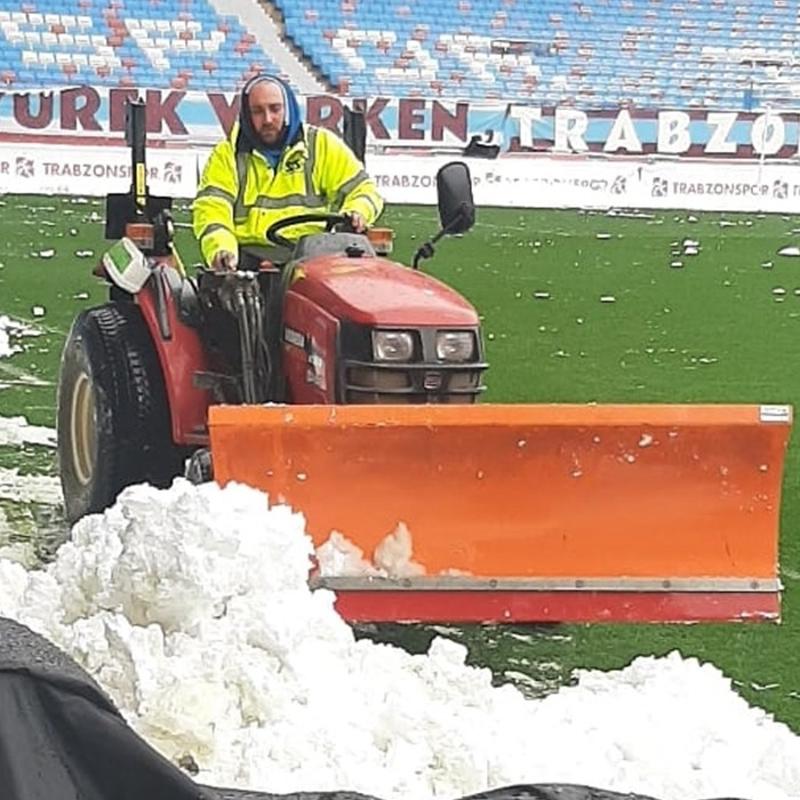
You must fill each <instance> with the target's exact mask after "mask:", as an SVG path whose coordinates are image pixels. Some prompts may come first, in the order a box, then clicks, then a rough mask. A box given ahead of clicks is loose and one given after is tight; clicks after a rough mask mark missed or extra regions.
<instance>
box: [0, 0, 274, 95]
mask: <svg viewBox="0 0 800 800" xmlns="http://www.w3.org/2000/svg"><path fill="white" fill-rule="evenodd" d="M0 31H2V35H3V37H4V38H5V42H4V46H3V47H0V86H5V87H8V88H11V89H22V88H31V87H33V88H41V87H47V86H53V85H64V84H67V85H75V84H84V83H87V84H91V85H92V86H111V87H113V86H138V87H154V88H166V87H172V88H176V89H187V88H188V89H201V90H224V91H230V90H232V89H233V88H235V87H236V86H238V85H240V84H241V83H242V81H243V80H245V79H246V78H247V77H248V76H249V75H251V74H253V73H254V72H255V71H257V70H260V69H266V70H271V71H275V72H279V70H278V69H277V68H276V66H275V64H274V62H273V60H272V59H271V58H270V57H269V56H268V55H267V54H266V53H265V52H264V50H263V48H261V47H260V45H259V44H258V43H257V42H256V40H255V37H254V36H253V35H252V34H250V33H249V32H248V31H247V30H245V29H244V27H243V26H242V24H241V22H240V21H239V19H238V18H237V17H235V16H228V15H220V14H218V13H217V12H216V11H215V9H214V8H213V7H212V6H211V5H210V3H208V2H207V0H41V2H39V3H25V2H22V3H19V2H18V1H17V2H14V1H13V0H0Z"/></svg>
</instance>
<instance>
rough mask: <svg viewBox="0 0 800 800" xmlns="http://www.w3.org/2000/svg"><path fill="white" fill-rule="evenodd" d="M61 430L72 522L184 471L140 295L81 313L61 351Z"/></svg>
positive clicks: (60, 452)
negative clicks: (128, 491)
mask: <svg viewBox="0 0 800 800" xmlns="http://www.w3.org/2000/svg"><path fill="white" fill-rule="evenodd" d="M57 430H58V460H59V467H60V474H61V486H62V489H63V492H64V511H65V516H66V519H67V522H69V524H70V525H72V524H74V523H75V522H77V520H79V519H80V518H81V517H83V516H84V515H86V514H93V513H97V512H100V511H103V510H104V509H106V508H108V506H110V505H112V504H113V502H114V501H115V500H116V498H117V495H118V494H119V493H120V492H121V491H122V489H124V488H125V487H126V486H130V485H132V484H135V483H144V482H148V483H151V484H153V485H155V486H159V487H165V486H168V485H169V483H170V482H171V481H172V479H173V478H174V477H175V476H176V475H179V474H181V472H182V452H181V450H180V449H179V448H178V447H176V446H175V445H174V444H173V442H172V436H171V426H170V414H169V407H168V404H167V397H166V391H165V388H164V378H163V374H162V371H161V366H160V364H159V362H158V357H157V355H156V352H155V348H154V346H153V342H152V339H151V338H150V332H149V330H148V328H147V325H146V324H145V321H144V319H143V317H142V314H141V311H140V310H139V307H138V306H137V305H135V304H134V303H132V302H111V303H107V304H105V305H103V306H99V307H97V308H92V309H88V310H86V311H83V312H81V313H80V314H79V315H78V316H77V317H76V319H75V321H74V323H73V325H72V329H71V330H70V333H69V336H68V337H67V341H66V344H65V345H64V351H63V353H62V356H61V371H60V375H59V382H58V414H57Z"/></svg>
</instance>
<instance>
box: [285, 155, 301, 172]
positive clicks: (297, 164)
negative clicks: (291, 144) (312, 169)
mask: <svg viewBox="0 0 800 800" xmlns="http://www.w3.org/2000/svg"><path fill="white" fill-rule="evenodd" d="M304 160H305V159H304V158H303V154H302V153H297V154H296V155H293V156H289V158H288V159H287V160H286V171H287V172H297V171H298V170H301V169H303V161H304Z"/></svg>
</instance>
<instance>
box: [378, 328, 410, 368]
mask: <svg viewBox="0 0 800 800" xmlns="http://www.w3.org/2000/svg"><path fill="white" fill-rule="evenodd" d="M372 354H373V356H374V357H375V360H376V361H410V360H411V357H412V356H413V355H414V338H413V337H412V335H411V333H410V332H409V331H373V332H372Z"/></svg>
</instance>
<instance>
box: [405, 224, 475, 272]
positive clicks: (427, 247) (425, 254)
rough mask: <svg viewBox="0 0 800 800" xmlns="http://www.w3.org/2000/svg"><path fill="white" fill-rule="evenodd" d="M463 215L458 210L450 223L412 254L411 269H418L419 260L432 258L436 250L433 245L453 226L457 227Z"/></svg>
mask: <svg viewBox="0 0 800 800" xmlns="http://www.w3.org/2000/svg"><path fill="white" fill-rule="evenodd" d="M463 216H464V212H463V211H459V213H458V215H457V216H456V217H454V218H453V219H452V220H451V221H450V224H449V225H447V226H446V227H444V228H442V229H441V230H440V231H439V233H437V234H436V236H434V237H433V238H432V239H430V240H429V241H427V242H425V244H423V245H422V246H421V247H420V248H419V250H417V252H416V253H415V254H414V261H413V262H412V264H411V269H419V262H420V261H422V259H423V258H433V254H434V253H435V252H436V250H435V248H434V245H435V244H436V242H438V241H439V239H441V238H442V237H443V236H446V235H447V234H448V233H450V231H451V230H452V229H453V228H457V227H458V223H459V222H460V221H461V217H463Z"/></svg>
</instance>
